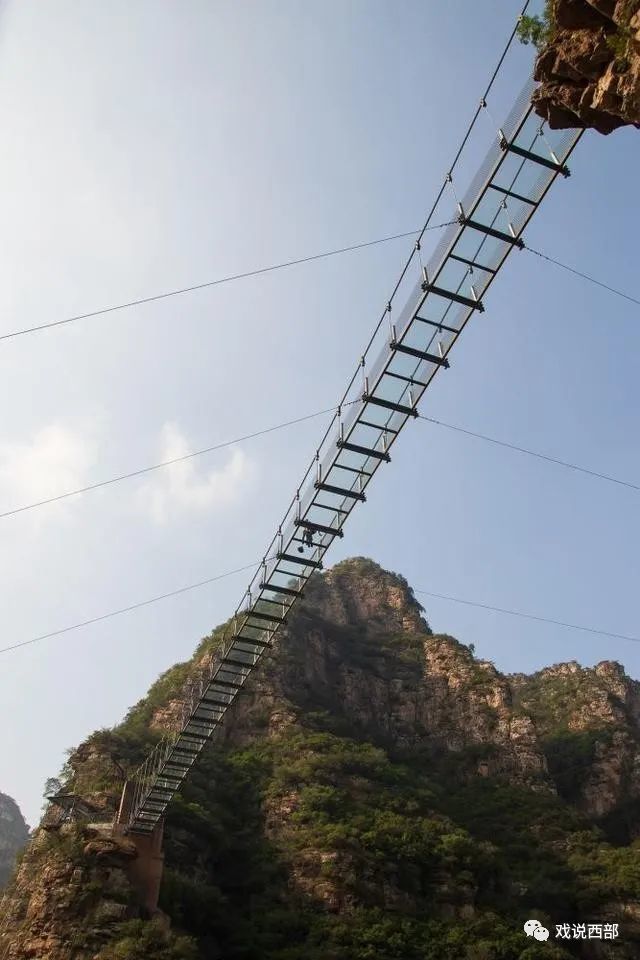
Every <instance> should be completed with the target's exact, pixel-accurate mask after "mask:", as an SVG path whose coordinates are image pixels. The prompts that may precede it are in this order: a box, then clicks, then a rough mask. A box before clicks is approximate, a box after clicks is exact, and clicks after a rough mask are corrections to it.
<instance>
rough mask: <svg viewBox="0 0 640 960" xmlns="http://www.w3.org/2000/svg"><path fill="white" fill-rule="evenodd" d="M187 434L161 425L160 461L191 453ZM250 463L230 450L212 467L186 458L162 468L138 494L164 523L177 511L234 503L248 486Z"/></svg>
mask: <svg viewBox="0 0 640 960" xmlns="http://www.w3.org/2000/svg"><path fill="white" fill-rule="evenodd" d="M190 451H191V448H190V446H189V444H188V442H187V439H186V437H185V436H184V435H183V434H182V433H181V432H180V430H179V428H178V427H177V425H176V424H175V423H165V425H164V426H163V428H162V445H161V453H160V459H161V460H172V459H174V458H175V457H182V456H184V455H185V454H188V453H190ZM252 472H253V471H252V464H251V461H250V460H249V459H248V458H247V456H246V455H245V454H244V453H243V451H242V450H233V451H232V452H231V453H230V455H229V457H228V459H227V461H226V463H224V464H223V465H222V466H221V467H214V468H213V469H211V470H206V469H203V467H202V462H201V461H197V460H195V459H194V460H185V461H183V462H182V463H174V464H171V466H169V467H163V468H162V469H161V470H159V471H158V472H157V473H155V474H154V475H153V477H152V478H151V479H149V480H147V481H146V483H144V485H143V487H142V489H141V491H140V497H141V502H142V504H143V506H144V508H145V509H146V510H147V511H148V512H149V513H150V515H151V517H152V518H153V520H155V522H156V523H160V524H161V523H166V522H167V520H169V519H170V518H171V517H172V516H175V515H176V514H177V513H178V512H180V513H196V512H206V511H209V510H220V509H221V508H224V507H227V506H229V505H231V504H233V503H236V502H237V501H238V500H239V499H241V497H242V496H243V494H244V493H245V492H246V490H247V488H248V483H249V481H250V478H251V474H252Z"/></svg>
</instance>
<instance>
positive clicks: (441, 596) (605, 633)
mask: <svg viewBox="0 0 640 960" xmlns="http://www.w3.org/2000/svg"><path fill="white" fill-rule="evenodd" d="M413 592H414V593H423V594H424V595H425V596H427V597H436V598H437V599H438V600H450V601H451V602H452V603H463V604H464V605H465V606H467V607H480V608H481V609H482V610H492V611H493V612H494V613H505V614H507V615H508V616H510V617H522V618H523V619H525V620H536V621H538V622H539V623H550V624H553V625H554V626H556V627H566V628H567V629H568V630H583V631H584V632H585V633H593V634H596V635H597V636H599V637H612V638H613V639H614V640H628V641H630V642H631V643H640V637H630V636H628V635H627V634H625V633H611V632H610V631H609V630H596V629H595V627H585V626H583V625H582V624H578V623H566V622H565V621H564V620H552V619H551V617H539V616H536V615H535V614H533V613H523V612H522V611H521V610H507V609H505V608H504V607H494V606H492V605H491V604H489V603H480V602H479V601H477V600H463V599H462V598H461V597H451V596H449V595H448V594H446V593H434V592H433V591H431V590H422V589H418V588H417V587H414V591H413Z"/></svg>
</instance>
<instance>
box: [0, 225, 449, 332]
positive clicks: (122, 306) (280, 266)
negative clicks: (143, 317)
mask: <svg viewBox="0 0 640 960" xmlns="http://www.w3.org/2000/svg"><path fill="white" fill-rule="evenodd" d="M445 226H449V224H448V223H443V224H434V226H433V227H432V228H431V229H432V230H437V229H439V227H445ZM418 232H419V231H418V230H409V231H407V232H406V233H396V234H393V236H389V237H379V238H378V239H377V240H367V241H366V242H364V243H354V244H351V245H350V246H347V247H340V248H337V249H335V250H326V251H324V252H323V253H314V254H312V255H311V256H309V257H300V258H299V259H297V260H285V261H283V262H282V263H274V264H271V265H269V266H267V267H259V268H257V269H256V270H247V271H245V272H244V273H235V274H231V275H230V276H227V277H220V278H219V279H217V280H208V281H206V282H205V283H196V284H194V285H192V286H190V287H180V288H179V289H177V290H169V291H167V292H166V293H157V294H155V295H154V296H150V297H140V298H139V299H138V300H129V301H127V302H126V303H118V304H115V305H114V306H111V307H102V308H101V309H99V310H92V311H90V312H89V313H80V314H77V316H74V317H66V318H65V319H63V320H52V321H51V322H50V323H41V324H38V325H37V326H33V327H25V328H24V329H22V330H13V331H11V332H10V333H4V334H1V335H0V341H2V340H11V339H14V338H15V337H20V336H22V335H23V334H26V333H37V332H39V331H41V330H49V329H51V328H52V327H61V326H64V325H65V324H68V323H74V322H75V321H77V320H88V319H90V318H91V317H100V316H102V315H104V314H106V313H115V312H116V311H117V310H127V309H129V307H138V306H141V305H142V304H145V303H154V302H155V301H157V300H167V299H169V298H170V297H178V296H181V295H182V294H184V293H193V292H194V291H195V290H204V289H206V288H207V287H216V286H219V285H220V284H223V283H234V282H235V281H237V280H246V279H247V278H249V277H257V276H260V275H261V274H263V273H273V272H274V271H275V270H284V269H285V268H286V267H296V266H300V264H303V263H312V262H313V261H315V260H324V259H327V258H328V257H335V256H338V255H339V254H342V253H351V252H352V251H354V250H363V249H364V248H365V247H373V246H376V245H378V244H381V243H389V242H390V241H391V240H403V239H406V238H407V237H415V235H416V234H417V233H418Z"/></svg>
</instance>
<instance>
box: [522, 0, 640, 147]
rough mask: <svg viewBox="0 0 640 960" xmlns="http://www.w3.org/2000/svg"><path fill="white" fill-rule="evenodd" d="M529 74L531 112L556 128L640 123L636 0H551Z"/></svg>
mask: <svg viewBox="0 0 640 960" xmlns="http://www.w3.org/2000/svg"><path fill="white" fill-rule="evenodd" d="M548 11H549V30H548V33H549V39H548V41H547V42H546V44H545V45H544V46H543V48H542V50H541V51H540V54H539V56H538V59H537V61H536V67H535V72H534V77H535V79H536V80H537V81H539V83H540V86H539V88H538V89H537V90H536V92H535V94H534V97H533V103H534V106H535V109H536V112H537V113H538V114H539V115H540V116H541V117H544V119H545V120H546V121H547V122H548V124H549V126H550V127H552V128H554V129H558V128H565V127H592V128H593V129H595V130H597V131H598V132H599V133H611V131H612V130H615V129H616V128H617V127H621V126H624V125H625V124H633V125H635V126H638V125H639V124H640V0H551V2H550V5H549V7H548Z"/></svg>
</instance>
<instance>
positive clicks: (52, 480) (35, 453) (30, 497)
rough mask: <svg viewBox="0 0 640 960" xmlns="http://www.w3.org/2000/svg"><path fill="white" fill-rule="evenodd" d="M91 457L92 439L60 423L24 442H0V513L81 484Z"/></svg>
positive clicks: (53, 424)
mask: <svg viewBox="0 0 640 960" xmlns="http://www.w3.org/2000/svg"><path fill="white" fill-rule="evenodd" d="M94 458H95V443H94V440H93V439H92V438H90V437H88V436H87V435H85V434H83V433H80V432H78V431H74V430H72V429H71V428H69V427H66V426H63V425H62V424H60V423H51V424H49V425H48V426H46V427H43V428H42V429H41V430H39V431H38V432H37V433H36V434H35V435H34V437H33V439H32V440H30V441H27V442H16V443H7V442H4V443H1V442H0V512H3V511H4V510H11V509H13V508H15V507H21V506H24V505H26V504H29V503H33V502H36V501H38V500H44V499H46V498H47V497H53V496H56V495H57V494H59V493H64V492H66V491H67V490H72V489H74V488H75V487H79V486H83V485H84V484H85V483H86V482H87V477H88V471H89V468H90V467H91V465H92V464H93V462H94ZM49 509H51V508H49ZM39 513H40V511H35V512H34V517H35V516H36V515H38V514H39Z"/></svg>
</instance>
